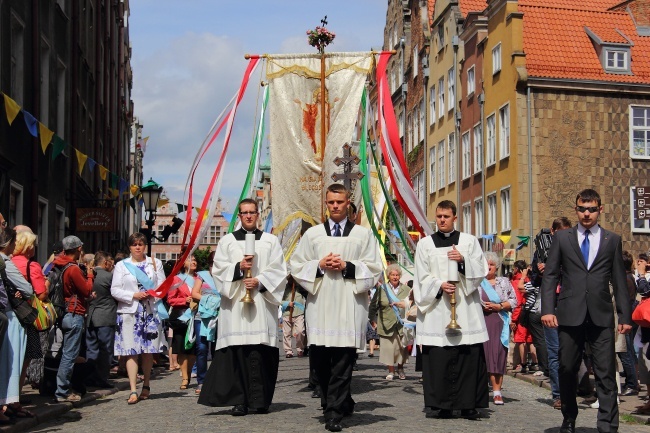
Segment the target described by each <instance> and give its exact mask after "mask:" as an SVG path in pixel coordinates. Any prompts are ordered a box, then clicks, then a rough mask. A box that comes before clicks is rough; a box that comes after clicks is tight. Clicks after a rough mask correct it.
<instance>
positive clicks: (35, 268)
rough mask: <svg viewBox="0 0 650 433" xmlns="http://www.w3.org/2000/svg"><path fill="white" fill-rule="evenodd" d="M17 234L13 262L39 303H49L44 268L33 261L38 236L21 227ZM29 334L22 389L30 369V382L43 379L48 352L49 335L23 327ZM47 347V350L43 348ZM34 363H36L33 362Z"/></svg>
mask: <svg viewBox="0 0 650 433" xmlns="http://www.w3.org/2000/svg"><path fill="white" fill-rule="evenodd" d="M19 227H21V229H19V228H17V230H19V231H18V233H16V247H15V248H14V252H13V256H12V258H11V261H12V262H13V264H14V265H16V268H17V269H18V270H19V271H20V273H21V275H22V276H23V277H24V278H25V279H26V280H27V281H28V282H29V283H31V285H32V287H33V289H34V294H35V295H36V297H37V298H38V299H39V301H47V299H48V296H47V286H46V284H45V277H44V276H43V268H42V267H41V265H39V264H38V262H37V261H35V260H32V258H33V257H34V253H35V252H36V244H37V243H38V238H37V236H36V235H35V234H34V233H33V232H32V231H31V229H30V228H29V227H26V226H19ZM23 327H24V328H25V333H26V334H27V348H26V349H25V361H24V364H23V371H22V374H21V376H20V387H21V389H22V387H23V386H24V385H25V378H26V377H27V373H28V371H27V368H28V367H29V366H30V364H31V365H32V367H33V368H30V371H31V374H30V381H31V382H32V383H36V384H38V383H39V382H40V380H41V378H42V377H43V352H44V351H46V350H47V333H46V332H42V333H39V332H38V331H37V330H36V328H35V327H34V325H23ZM44 346H45V349H43V347H44ZM32 361H34V362H32Z"/></svg>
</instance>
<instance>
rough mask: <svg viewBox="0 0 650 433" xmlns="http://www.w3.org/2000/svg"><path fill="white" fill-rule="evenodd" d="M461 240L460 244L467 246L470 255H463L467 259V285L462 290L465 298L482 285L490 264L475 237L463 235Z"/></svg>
mask: <svg viewBox="0 0 650 433" xmlns="http://www.w3.org/2000/svg"><path fill="white" fill-rule="evenodd" d="M460 235H461V239H460V241H459V242H458V243H459V244H460V245H467V246H468V248H469V250H468V253H467V254H465V255H463V257H464V258H465V284H464V285H462V286H461V289H462V290H463V292H464V293H465V296H468V295H469V294H471V293H473V292H475V291H476V289H478V288H479V286H480V285H481V281H483V278H485V276H486V275H487V273H488V263H487V260H485V257H484V256H483V250H482V249H481V244H479V243H478V239H476V238H475V237H474V236H470V235H467V234H465V233H461V234H460Z"/></svg>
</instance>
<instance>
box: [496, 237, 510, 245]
mask: <svg viewBox="0 0 650 433" xmlns="http://www.w3.org/2000/svg"><path fill="white" fill-rule="evenodd" d="M511 237H512V236H510V235H499V236H498V238H499V239H501V242H503V245H505V244H507V243H508V242H509V241H510V238H511Z"/></svg>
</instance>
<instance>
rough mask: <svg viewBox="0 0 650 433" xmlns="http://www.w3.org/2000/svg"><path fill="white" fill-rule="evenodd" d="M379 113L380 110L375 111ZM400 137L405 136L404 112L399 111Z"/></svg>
mask: <svg viewBox="0 0 650 433" xmlns="http://www.w3.org/2000/svg"><path fill="white" fill-rule="evenodd" d="M375 113H376V114H378V112H375ZM398 126H399V138H404V112H403V111H402V112H401V113H399V125H398Z"/></svg>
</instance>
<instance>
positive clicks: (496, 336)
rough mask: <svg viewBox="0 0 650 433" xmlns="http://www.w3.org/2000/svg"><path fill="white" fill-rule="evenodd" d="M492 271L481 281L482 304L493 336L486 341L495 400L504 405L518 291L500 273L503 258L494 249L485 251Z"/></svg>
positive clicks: (489, 372)
mask: <svg viewBox="0 0 650 433" xmlns="http://www.w3.org/2000/svg"><path fill="white" fill-rule="evenodd" d="M485 259H486V260H487V262H488V274H487V276H486V277H485V278H484V279H483V281H482V282H481V286H480V292H481V304H482V305H483V314H484V315H485V325H486V326H487V330H488V336H489V340H488V341H486V342H485V343H483V349H484V351H485V361H486V363H487V371H488V375H489V376H490V382H491V383H492V391H493V394H492V395H493V401H494V404H497V405H502V404H503V397H502V395H501V387H502V385H503V375H504V374H505V373H506V362H507V360H508V347H509V342H510V316H509V314H508V312H509V311H511V310H512V309H513V308H515V307H516V306H517V295H516V294H515V291H514V289H513V287H512V284H511V283H510V281H509V280H508V278H506V277H497V272H498V270H499V268H500V267H501V260H500V259H499V256H497V255H496V254H495V253H493V252H487V253H485Z"/></svg>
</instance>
